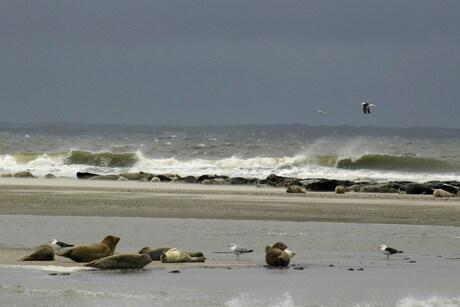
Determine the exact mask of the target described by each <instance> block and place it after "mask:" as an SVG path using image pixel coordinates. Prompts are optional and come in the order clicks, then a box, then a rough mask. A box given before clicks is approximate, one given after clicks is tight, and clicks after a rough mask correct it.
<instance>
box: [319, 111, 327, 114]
mask: <svg viewBox="0 0 460 307" xmlns="http://www.w3.org/2000/svg"><path fill="white" fill-rule="evenodd" d="M318 113H319V114H327V113H326V112H324V111H321V110H318Z"/></svg>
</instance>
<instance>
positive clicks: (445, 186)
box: [425, 182, 458, 194]
mask: <svg viewBox="0 0 460 307" xmlns="http://www.w3.org/2000/svg"><path fill="white" fill-rule="evenodd" d="M425 185H426V186H427V187H430V188H432V189H434V190H437V189H442V190H444V191H447V192H449V193H452V194H456V193H457V191H458V188H457V187H456V186H454V185H451V184H446V183H444V182H432V183H425Z"/></svg>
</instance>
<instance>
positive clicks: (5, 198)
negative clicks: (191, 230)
mask: <svg viewBox="0 0 460 307" xmlns="http://www.w3.org/2000/svg"><path fill="white" fill-rule="evenodd" d="M0 210H1V211H0V212H1V213H2V214H4V215H9V214H16V215H17V214H19V215H63V216H69V215H70V216H119V217H157V218H158V217H171V218H202V219H238V220H241V219H243V220H277V221H302V222H307V221H308V222H313V221H316V222H345V223H377V224H406V225H443V226H460V199H459V198H435V197H433V196H432V195H405V194H389V193H380V194H376V193H354V192H350V193H346V194H335V193H332V192H307V193H305V194H288V193H286V190H285V189H284V188H272V187H256V186H240V185H203V184H178V183H144V182H133V181H122V182H119V181H94V180H76V179H75V180H72V179H56V180H53V179H16V178H0Z"/></svg>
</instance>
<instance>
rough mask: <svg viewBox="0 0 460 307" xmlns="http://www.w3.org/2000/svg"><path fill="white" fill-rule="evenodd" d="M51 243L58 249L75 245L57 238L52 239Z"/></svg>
mask: <svg viewBox="0 0 460 307" xmlns="http://www.w3.org/2000/svg"><path fill="white" fill-rule="evenodd" d="M50 243H51V245H52V246H53V248H56V249H57V250H60V249H61V248H66V247H72V246H73V245H72V244H67V243H64V242H61V241H58V240H56V239H53V240H51V241H50Z"/></svg>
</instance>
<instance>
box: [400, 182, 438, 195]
mask: <svg viewBox="0 0 460 307" xmlns="http://www.w3.org/2000/svg"><path fill="white" fill-rule="evenodd" d="M398 192H399V193H404V192H405V193H406V194H430V195H431V194H433V189H432V188H430V187H429V186H427V185H425V184H421V183H409V184H405V185H402V186H401V187H400V188H399V191H398Z"/></svg>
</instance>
